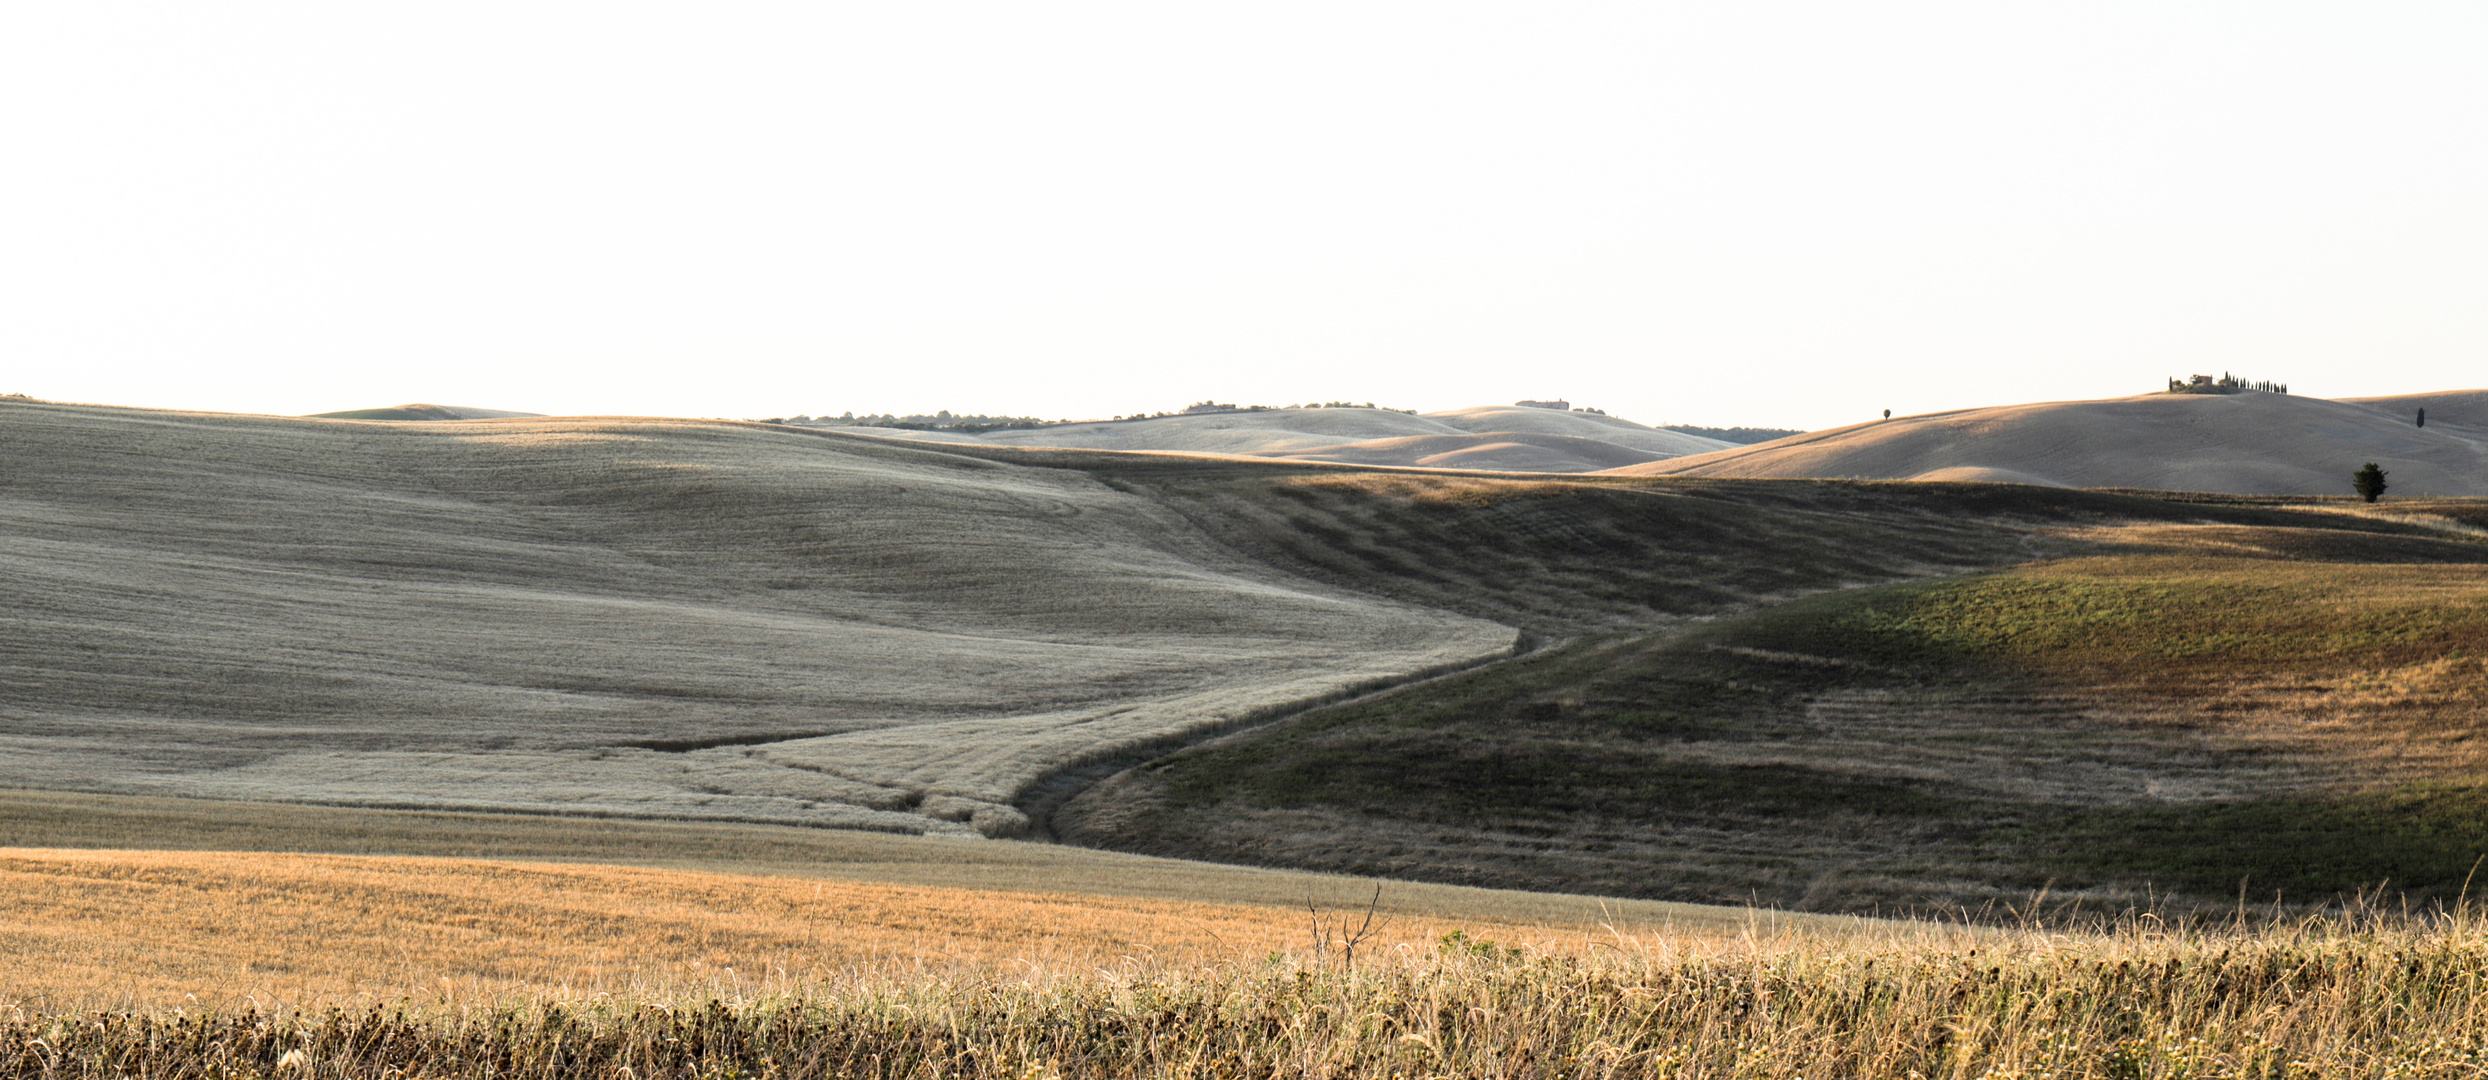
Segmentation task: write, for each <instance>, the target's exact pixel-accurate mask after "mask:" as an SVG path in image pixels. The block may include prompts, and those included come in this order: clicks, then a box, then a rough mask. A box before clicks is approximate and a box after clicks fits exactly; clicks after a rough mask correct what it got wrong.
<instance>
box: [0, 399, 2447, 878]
mask: <svg viewBox="0 0 2488 1080" xmlns="http://www.w3.org/2000/svg"><path fill="white" fill-rule="evenodd" d="M2218 400H2220V399H2215V401H2218ZM2430 400H2431V401H2432V402H2434V403H2435V404H2434V405H2433V407H2432V411H2431V419H2430V424H2429V428H2428V429H2427V430H2428V431H2430V432H2434V431H2435V430H2436V429H2437V428H2438V425H2439V421H2438V420H2437V419H2436V416H2437V414H2436V413H2435V412H2434V411H2433V410H2434V409H2443V410H2444V415H2445V417H2446V419H2445V420H2444V421H2443V422H2442V423H2443V426H2444V427H2445V429H2447V430H2448V431H2458V430H2460V429H2461V427H2462V425H2463V420H2464V416H2465V414H2464V413H2463V411H2462V410H2463V408H2464V405H2463V403H2462V401H2461V400H2460V399H2458V398H2451V397H2436V398H2431V399H2430ZM2299 404H2300V403H2291V402H2279V401H2277V399H2276V400H2274V401H2270V402H2260V403H2258V402H2251V401H2250V402H2248V403H2247V406H2248V407H2250V408H2252V407H2262V408H2281V407H2286V408H2297V407H2299ZM2316 404H2317V405H2320V406H2321V407H2323V408H2324V409H2328V410H2351V413H2352V414H2353V415H2355V416H2367V417H2387V418H2389V417H2390V415H2391V410H2392V409H2394V408H2397V407H2400V405H2401V404H2402V403H2399V402H2387V403H2384V404H2382V405H2357V404H2341V403H2316ZM2143 407H2149V408H2157V407H2159V406H2158V405H2156V404H2155V405H2150V406H2143ZM1350 411H1352V410H1335V412H1350ZM1359 411H1361V410H1359ZM1320 412H1323V413H1330V412H1334V410H1320ZM1376 415H1380V416H1382V417H1383V420H1382V422H1384V423H1389V424H1413V423H1445V424H1446V426H1448V423H1447V422H1446V421H1439V420H1434V419H1427V418H1417V417H1408V416H1406V415H1404V414H1376ZM2327 415H2330V413H2327ZM1394 416H1395V417H1396V419H1392V418H1391V417H1394ZM1550 416H1552V417H1553V418H1555V419H1556V420H1557V421H1559V422H1560V421H1563V420H1564V419H1565V414H1550ZM1352 419H1362V418H1354V417H1345V418H1343V417H1323V416H1314V417H1311V418H1310V419H1304V418H1299V419H1297V420H1293V421H1290V422H1291V423H1296V424H1298V425H1299V427H1302V426H1306V425H1309V424H1312V423H1315V422H1329V421H1331V420H1340V421H1342V422H1345V421H1347V420H1352ZM1461 419H1465V420H1468V421H1469V422H1472V423H1475V424H1477V425H1479V426H1481V427H1497V426H1513V421H1511V420H1510V419H1509V418H1499V417H1493V416H1483V417H1464V418H1461ZM1570 419H1573V420H1582V419H1586V418H1583V417H1577V416H1576V417H1571V418H1570ZM1590 422H1593V423H1594V422H1596V421H1594V420H1592V421H1590ZM2362 422H2364V421H2362ZM1895 423H1896V424H1897V423H1898V422H1895ZM1207 430H1219V429H1207ZM1225 430H1228V431H1231V432H1232V431H1234V430H1235V429H1233V428H1229V429H1225ZM1355 433H1356V432H1352V431H1351V432H1347V434H1355ZM1246 434H1252V433H1250V432H1247V433H1246ZM1300 434H1305V435H1308V436H1320V437H1327V438H1334V439H1335V438H1338V437H1341V434H1342V433H1341V432H1340V431H1330V432H1322V431H1313V432H1300ZM1259 435H1260V436H1267V435H1268V432H1267V431H1263V432H1261V433H1259ZM1396 437H1397V438H1429V437H1432V436H1396ZM1509 437H1510V438H1512V439H1514V440H1518V439H1520V438H1523V437H1526V438H1543V439H1554V440H1560V439H1564V438H1571V437H1573V436H1567V435H1562V434H1560V433H1558V434H1535V435H1532V434H1529V433H1525V432H1524V433H1512V434H1511V435H1510V436H1509ZM1788 442H1797V440H1789V441H1788ZM1331 445H1338V444H1337V443H1333V444H1331ZM1784 445H1785V444H1784ZM1621 449H1623V448H1619V451H1621ZM1766 449H1767V448H1766ZM2397 479H2398V478H2397ZM2484 525H2488V511H2484V510H2482V509H2481V504H2479V503H2477V502H2464V501H2458V500H2444V499H2436V500H2425V499H2416V498H2408V499H2397V504H2396V505H2394V506H2391V507H2388V508H2384V509H2382V510H2380V511H2379V510H2371V509H2370V508H2368V507H2365V506H2364V505H2362V504H2359V503H2356V502H2355V501H2352V500H2348V499H2340V498H2336V499H2332V500H2308V499H2296V500H2292V499H2281V498H2270V497H2267V498H2260V499H2257V498H2217V497H2209V496H2155V495H2150V494H2146V493H2136V492H2114V491H2095V490H2068V489H2064V488H2054V487H2048V486H2031V485H2006V484H1984V483H1944V482H1915V483H1860V482H1854V481H1846V480H1786V479H1738V478H1726V479H1721V478H1706V477H1670V476H1660V477H1651V476H1631V475H1590V476H1555V475H1544V474H1541V475H1534V476H1513V475H1498V474H1494V473H1489V472H1455V471H1431V472H1428V471H1407V470H1373V469H1367V468H1361V467H1357V466H1352V465H1343V464H1337V463H1326V462H1310V461H1293V460H1285V459H1281V458H1276V457H1271V456H1255V455H1236V454H1203V453H1130V452H1121V451H1115V450H1099V449H1081V448H1059V447H1048V446H1005V445H995V444H993V443H991V442H982V441H980V442H978V443H973V444H965V443H933V442H910V441H904V440H900V439H892V438H882V437H876V438H863V437H856V436H852V435H845V434H840V433H835V432H822V431H818V430H808V429H803V428H796V427H790V426H786V425H775V424H759V423H738V422H722V421H692V420H662V419H633V418H592V417H591V418H560V419H549V418H505V419H493V420H480V421H446V422H444V421H432V422H420V423H408V422H384V421H362V420H322V419H286V418H277V417H246V416H228V415H216V414H200V413H173V412H160V411H147V410H134V409H109V408H100V407H85V406H59V405H49V404H38V403H21V402H9V403H0V566H5V567H6V569H7V570H8V573H7V574H5V575H0V612H5V618H6V619H7V623H6V627H5V629H6V633H5V634H0V682H5V684H6V685H7V686H9V687H10V693H9V694H8V695H7V697H6V698H5V699H4V700H0V787H17V788H26V789H44V790H56V791H58V790H68V791H82V792H93V793H104V794H115V795H121V796H152V797H188V798H207V799H225V800H258V801H262V802H284V803H296V804H325V805H330V806H352V807H359V808H365V809H370V810H385V809H390V808H408V809H421V810H424V811H427V812H439V811H466V812H475V811H493V812H517V813H525V814H539V815H570V816H573V817H598V818H643V819H665V820H682V821H693V822H710V823H745V824H751V823H776V824H790V825H805V826H829V827H839V828H851V829H867V830H880V831H887V832H897V833H930V834H945V835H950V836H957V837H975V836H979V835H982V836H991V837H1014V836H1033V837H1038V838H1049V837H1050V838H1058V839H1069V840H1074V841H1077V842H1080V843H1083V844H1090V845H1095V846H1100V847H1108V848H1116V849H1122V850H1127V851H1132V852H1136V853H1143V854H1157V855H1173V856H1180V857H1184V858H1207V859H1213V860H1220V861H1228V862H1243V863H1260V864H1279V865H1287V866H1294V867H1302V868H1308V869H1316V870H1332V871H1341V870H1344V871H1352V872H1357V873H1365V874H1378V875H1383V876H1389V877H1395V878H1401V879H1410V880H1421V881H1434V882H1442V883H1449V884H1469V885H1487V886H1494V887H1507V888H1526V889H1536V890H1549V889H1552V890H1560V891H1574V892H1582V893H1591V894H1599V895H1610V896H1632V897H1643V898H1649V899H1667V900H1689V901H1703V902H1723V901H1724V902H1731V903H1734V902H1745V901H1748V900H1754V899H1760V900H1763V901H1765V902H1768V903H1773V904H1777V905H1781V906H1788V907H1799V908H1810V909H1824V910H1838V911H1866V910H1875V909H1877V908H1881V909H1882V910H1887V911H1889V910H1927V909H1937V908H1944V907H1946V906H1948V905H1954V904H1971V905H1976V904H1979V903H1983V902H1988V901H1996V900H2002V899H2006V898H2011V897H2016V896H2026V895H2027V894H2028V893H2029V892H2030V891H2032V890H2036V889H2039V888H2041V887H2044V886H2046V885H2047V883H2049V882H2051V881H2054V882H2057V883H2058V884H2059V885H2060V886H2062V887H2063V888H2064V890H2065V892H2066V894H2067V895H2075V896H2081V897H2085V898H2089V899H2092V900H2097V901H2099V902H2104V903H2112V904H2113V903H2123V902H2128V901H2130V900H2132V899H2133V898H2136V897H2149V896H2158V897H2163V898H2165V897H2167V896H2170V895H2176V896H2184V897H2194V898H2197V899H2205V900H2207V902H2219V903H2226V902H2231V901H2233V900H2234V893H2235V890H2234V886H2235V883H2236V880H2237V879H2238V877H2240V876H2246V877H2250V878H2253V879H2255V880H2257V881H2264V882H2268V883H2270V884H2271V885H2272V886H2273V887H2274V888H2275V889H2276V890H2278V891H2282V892H2285V893H2287V894H2289V895H2291V896H2294V897H2305V896H2320V895H2330V892H2331V891H2335V890H2339V889H2346V888H2354V887H2357V886H2359V885H2363V884H2373V883H2374V882H2375V881H2376V880H2379V879H2380V878H2384V879H2390V880H2393V881H2396V882H2401V883H2405V884H2408V885H2410V886H2412V887H2413V888H2416V889H2419V890H2421V891H2422V892H2423V893H2426V892H2427V891H2428V890H2438V891H2442V890H2444V889H2449V888H2452V887H2454V885H2455V884H2458V879H2459V876H2460V871H2461V870H2462V869H2464V868H2466V867H2468V866H2469V865H2470V860H2471V859H2473V858H2474V857H2476V856H2477V855H2479V854H2481V853H2483V851H2484V850H2488V849H2482V848H2481V844H2480V841H2479V839H2478V838H2479V837H2480V836H2482V835H2488V830H2484V829H2482V828H2480V827H2478V826H2479V823H2480V822H2482V821H2488V789H2483V787H2482V786H2481V785H2480V784H2479V783H2478V782H2477V779H2476V777H2477V776H2478V775H2479V774H2480V770H2481V769H2482V768H2483V767H2488V762H2483V761H2480V760H2477V757H2476V754H2475V753H2474V752H2473V751H2472V750H2471V749H2470V748H2471V747H2473V746H2475V745H2481V744H2482V741H2481V740H2480V739H2478V738H2477V736H2478V735H2480V734H2481V733H2480V731H2479V730H2478V727H2479V724H2478V721H2477V717H2478V716H2479V715H2482V713H2481V711H2480V709H2479V708H2478V707H2477V706H2478V704H2479V702H2480V701H2482V700H2488V689H2483V687H2488V669H2483V668H2481V667H2479V661H2478V660H2477V659H2476V657H2477V656H2479V655H2483V654H2488V627H2483V626H2482V624H2481V623H2480V619H2479V614H2478V613H2479V612H2480V611H2482V610H2488V606H2483V604H2482V603H2481V599H2480V598H2481V597H2483V596H2488V580H2484V579H2482V578H2481V576H2480V567H2481V566H2483V565H2488V554H2484V553H2488V548H2483V547H2482V546H2481V545H2480V543H2479V542H2478V541H2477V539H2476V534H2477V532H2478V530H2479V529H2480V528H2481V527H2482V526H2484ZM1516 653H1517V654H1519V655H1517V656H1515V655H1514V654H1516ZM2171 887H2173V888H2174V889H2175V890H2176V892H2175V893H2173V894H2172V893H2170V892H2169V889H2170V888H2171Z"/></svg>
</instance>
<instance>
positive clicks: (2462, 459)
mask: <svg viewBox="0 0 2488 1080" xmlns="http://www.w3.org/2000/svg"><path fill="white" fill-rule="evenodd" d="M2420 409H2426V410H2427V413H2428V422H2427V426H2425V427H2419V426H2417V425H2416V424H2415V423H2414V422H2413V421H2414V419H2415V417H2416V414H2417V411H2418V410H2420ZM2369 461H2373V462H2376V463H2378V464H2379V465H2381V466H2382V467H2383V468H2384V469H2385V470H2386V471H2387V472H2388V473H2389V474H2391V477H2392V484H2393V493H2395V494H2405V495H2455V496H2470V495H2488V391H2481V390H2468V391H2455V392H2449V393H2440V394H2414V395H2407V396H2402V397H2387V398H2359V399H2347V400H2341V401H2328V400H2325V399H2322V398H2309V397H2298V396H2294V395H2288V394H2264V393H2246V394H2234V395H2195V394H2150V395H2144V396H2139V397H2129V398H2112V399H2108V400H2103V401H2059V402H2045V403H2040V404H2033V405H2014V406H2005V407H2000V408H1984V409H1967V410H1962V411H1958V412H1946V413H1931V414H1927V415H1924V416H1905V417H1894V418H1893V419H1891V420H1886V421H1876V422H1872V423H1866V424H1857V425H1853V426H1850V427H1845V428H1834V429H1830V430H1826V431H1815V432H1808V433H1806V434H1804V435H1797V436H1792V437H1789V438H1785V439H1779V440H1775V441H1772V442H1767V443H1760V444H1757V445H1753V446H1744V447H1736V448H1733V449H1728V450H1720V451H1714V452H1711V453H1707V454H1695V455H1689V456H1683V457H1675V458H1670V459H1668V460H1665V461H1654V462H1647V463H1642V464H1635V465H1626V466H1621V467H1618V468H1616V469H1614V470H1610V471H1612V472H1614V473H1615V474H1617V475H1626V476H1707V477H1746V478H1759V477H1782V478H1786V477H1816V478H1820V477H1852V478H1857V479H1870V480H1987V481H1996V482H2005V483H2021V484H2046V485H2053V486H2059V487H2120V488H2149V489H2158V490H2178V491H2213V492H2224V493H2230V494H2242V495H2318V494H2322V495H2330V494H2343V493H2347V492H2348V491H2349V476H2350V473H2351V472H2352V471H2353V470H2355V469H2357V468H2358V467H2359V466H2360V465H2361V464H2362V463H2364V462H2369Z"/></svg>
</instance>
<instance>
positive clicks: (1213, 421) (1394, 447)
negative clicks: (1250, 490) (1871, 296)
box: [813, 405, 1732, 473]
mask: <svg viewBox="0 0 2488 1080" xmlns="http://www.w3.org/2000/svg"><path fill="white" fill-rule="evenodd" d="M813 426H823V425H818V424H815V425H813ZM831 426H834V425H831ZM837 430H842V431H849V432H853V433H856V434H861V435H876V436H880V437H883V438H900V439H912V440H918V441H936V442H954V443H970V444H979V445H986V446H1054V447H1068V448H1072V449H1082V450H1155V451H1179V452H1189V453H1205V454H1236V455H1244V456H1250V457H1266V458H1277V459H1284V460H1288V461H1325V462H1333V463H1339V464H1352V465H1382V466H1394V467H1402V468H1427V469H1468V470H1481V471H1490V472H1549V473H1583V472H1597V471H1599V470H1602V469H1612V468H1616V467H1618V466H1623V465H1633V464H1640V463H1647V462H1654V461H1658V460H1661V459H1666V458H1672V457H1678V456H1682V455H1685V454H1702V453H1707V452H1710V451H1713V450H1719V449H1722V448H1725V447H1727V446H1730V445H1732V444H1730V443H1727V442H1723V441H1721V440H1718V439H1706V438H1703V437H1701V436H1698V435H1688V434H1685V433H1683V432H1679V431H1668V430H1665V429H1661V428H1653V427H1649V426H1646V425H1642V424H1636V423H1634V422H1632V421H1630V420H1625V419H1621V418H1618V417H1613V416H1608V415H1605V414H1603V413H1591V412H1558V411H1555V410H1553V409H1544V408H1528V407H1522V406H1512V405H1490V406H1480V407H1477V408H1469V409H1453V410H1449V411H1447V412H1437V413H1427V414H1425V415H1423V416H1415V415H1410V414H1408V413H1403V412H1395V411H1392V410H1388V409H1363V408H1309V409H1256V410H1236V411H1232V412H1212V413H1199V414H1190V415H1179V416H1160V417H1151V418H1148V419H1144V420H1117V421H1100V422H1092V423H1080V424H1051V425H1047V426H1045V427H1042V428H1024V429H1019V428H1015V429H1006V430H999V431H986V432H982V433H970V432H958V431H913V430H906V429H892V428H865V427H843V428H837Z"/></svg>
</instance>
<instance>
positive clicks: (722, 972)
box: [0, 849, 1716, 1074]
mask: <svg viewBox="0 0 2488 1080" xmlns="http://www.w3.org/2000/svg"><path fill="white" fill-rule="evenodd" d="M1368 895H1370V894H1368ZM1342 899H1344V896H1343V895H1341V894H1340V893H1338V892H1337V891H1332V890H1326V895H1324V896H1323V898H1322V900H1323V905H1324V911H1323V916H1322V917H1323V918H1324V919H1325V920H1326V922H1335V921H1337V920H1338V919H1339V918H1341V917H1342V915H1341V909H1339V908H1337V907H1333V906H1331V905H1333V904H1335V903H1336V902H1337V901H1339V900H1342ZM0 904H4V905H5V906H0V1002H10V1003H15V1004H16V1005H18V1006H21V1007H27V1008H35V1009H38V1010H41V1009H46V1008H54V1009H57V1008H72V1009H74V1008H92V1007H158V1006H174V1005H178V1006H184V1007H191V1008H202V1007H203V1008H211V1009H234V1008H244V1007H258V1008H262V1009H265V1008H288V1009H290V1008H314V1009H317V1008H327V1007H339V1006H342V1007H359V1006H362V1005H365V1004H368V1003H371V1002H374V1001H392V1000H403V999H409V998H421V999H427V1000H434V1001H438V1000H444V999H454V1000H479V999H489V998H493V997H496V996H499V995H505V994H511V993H530V994H550V995H554V996H562V997H567V996H579V995H593V994H612V993H621V994H633V995H642V996H645V995H659V996H677V995H685V994H691V995H697V994H709V993H717V994H726V995H729V996H744V995H752V994H760V993H774V992H784V991H786V990H788V989H789V988H791V987H800V986H812V985H817V984H819V983H821V982H822V981H824V980H836V979H844V978H851V977H854V976H856V975H857V974H858V973H861V972H873V973H877V974H879V975H881V976H885V977H886V976H892V975H894V974H896V973H900V972H915V973H952V972H957V971H964V970H974V971H987V970H1000V969H1007V968H1011V967H1013V966H1014V965H1017V966H1019V967H1020V968H1023V969H1025V968H1028V967H1030V966H1031V965H1033V966H1035V967H1042V968H1064V967H1068V968H1071V969H1079V970H1085V969H1088V968H1093V967H1097V966H1101V965H1102V966H1118V965H1127V964H1132V963H1146V964H1206V963H1212V962H1218V961H1225V960H1232V959H1234V958H1237V957H1246V956H1251V957H1260V956H1267V955H1270V954H1272V953H1275V952H1283V951H1287V950H1296V949H1303V948H1306V947H1308V946H1309V945H1310V942H1311V937H1310V933H1311V916H1310V915H1309V913H1308V910H1307V909H1306V908H1303V907H1298V908H1295V909H1292V910H1291V909H1288V908H1282V907H1274V906H1265V905H1255V904H1236V903H1199V902H1191V901H1184V900H1172V899H1150V898H1140V897H1114V896H1097V895H1075V894H1073V893H1070V892H1063V893H1043V892H1004V891H995V890H985V889H967V888H945V887H938V886H926V885H908V884H879V883H871V882H857V881H836V880H819V879H804V878H788V877H755V876H742V875H732V874H714V873H701V872H692V871H679V870H662V869H649V868H638V867H619V866H580V865H557V864H543V863H510V862H491V861H483V860H471V859H422V858H375V857H363V856H336V855H288V854H235V853H217V852H183V851H63V850H34V849H14V850H11V849H0ZM1376 926H1377V933H1375V934H1374V935H1373V936H1372V937H1371V939H1370V940H1369V942H1368V946H1369V948H1379V947H1388V946H1395V945H1399V944H1403V943H1406V942H1410V941H1415V942H1421V943H1430V942H1432V941H1433V940H1434V939H1435V938H1436V937H1437V936H1438V935H1441V934H1443V933H1447V932H1449V931H1451V930H1453V929H1455V928H1462V929H1466V930H1467V931H1469V932H1471V933H1480V932H1484V933H1493V934H1499V935H1502V936H1505V937H1507V938H1508V937H1512V936H1514V935H1524V936H1527V937H1530V938H1533V939H1534V938H1542V937H1546V936H1548V935H1550V934H1557V933H1559V932H1558V931H1556V930H1552V929H1549V928H1545V927H1532V928H1522V927H1517V926H1513V925H1508V924H1501V923H1496V922H1493V921H1491V920H1476V919H1460V920H1456V921H1454V920H1446V919H1443V918H1429V917H1411V916H1407V915H1401V916H1398V917H1391V916H1389V915H1387V914H1386V915H1385V916H1383V917H1381V918H1378V919H1377V920H1376ZM1585 932H1597V930H1596V928H1595V927H1583V926H1571V927H1565V928H1563V930H1562V931H1560V933H1561V934H1562V935H1564V936H1569V937H1571V938H1574V939H1578V938H1580V937H1582V936H1583V934H1584V933H1585ZM1714 932H1716V931H1714ZM5 1072H6V1070H5V1068H0V1074H5Z"/></svg>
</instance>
